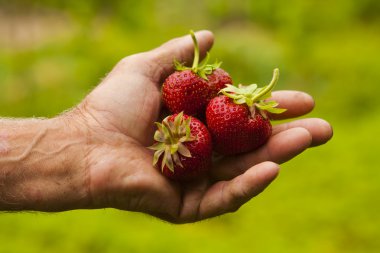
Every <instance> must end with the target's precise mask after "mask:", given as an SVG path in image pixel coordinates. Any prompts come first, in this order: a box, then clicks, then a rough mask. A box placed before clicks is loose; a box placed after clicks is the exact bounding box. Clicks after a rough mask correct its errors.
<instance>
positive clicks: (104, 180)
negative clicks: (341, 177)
mask: <svg viewBox="0 0 380 253" xmlns="http://www.w3.org/2000/svg"><path fill="white" fill-rule="evenodd" d="M196 36H197V39H198V42H199V46H200V51H201V55H203V56H204V55H205V52H206V51H207V50H209V49H210V48H211V46H212V44H213V35H212V33H210V32H208V31H201V32H198V33H196ZM192 57H193V43H192V40H191V38H190V36H184V37H181V38H177V39H174V40H171V41H169V42H167V43H165V44H164V45H162V46H160V47H158V48H156V49H154V50H152V51H149V52H146V53H140V54H136V55H132V56H129V57H126V58H124V59H122V60H121V61H120V62H119V63H118V64H117V65H116V67H115V68H114V69H113V70H112V71H111V72H110V73H109V74H108V76H107V77H106V78H105V79H104V80H103V81H102V82H101V84H100V85H99V86H98V87H96V88H95V89H94V90H93V91H92V92H91V93H90V94H89V95H88V96H87V97H86V98H85V99H84V101H83V102H82V103H81V104H80V105H79V106H78V107H77V108H76V109H75V110H73V112H71V113H72V114H73V115H75V117H77V118H78V119H79V120H80V121H82V122H84V123H85V125H86V126H87V129H88V136H89V137H88V140H87V146H88V147H87V152H86V157H85V160H86V170H88V171H87V173H88V175H89V177H90V180H89V193H90V196H91V201H90V208H102V207H114V208H118V209H123V210H130V211H139V212H144V213H148V214H151V215H153V216H156V217H159V218H161V219H164V220H167V221H170V222H173V223H186V222H194V221H198V220H202V219H206V218H210V217H213V216H217V215H221V214H223V213H227V212H232V211H236V210H237V209H238V208H239V207H240V206H241V205H243V204H244V203H245V202H247V201H248V200H250V199H251V198H252V197H254V196H256V195H257V194H259V193H260V192H261V191H263V190H264V189H265V188H266V187H267V186H268V185H269V184H270V183H271V182H272V181H273V180H274V179H275V177H276V176H277V174H278V172H279V166H278V165H277V164H276V163H282V162H285V161H287V160H289V159H291V158H292V157H294V156H296V155H298V154H299V153H301V152H302V151H304V150H305V149H307V148H308V147H311V146H316V145H321V144H323V143H325V142H326V141H328V140H329V139H330V138H331V136H332V129H331V127H330V125H329V124H328V123H327V122H325V121H324V120H321V119H302V120H297V121H293V122H290V123H285V124H281V125H277V126H275V127H274V129H273V136H272V137H271V139H270V140H269V142H268V143H267V144H266V145H264V146H263V147H261V148H260V149H259V150H257V151H254V152H252V153H248V154H243V155H239V156H234V157H225V158H221V159H220V160H219V161H217V162H216V163H215V164H214V166H213V168H211V172H210V175H209V176H208V177H207V178H202V179H200V180H198V181H195V182H190V183H186V184H179V183H176V182H173V181H170V180H168V179H166V178H165V177H164V176H162V175H161V174H160V172H159V171H158V170H157V169H156V168H154V167H153V166H152V157H153V154H152V152H151V151H150V150H148V149H147V148H146V147H147V146H149V145H151V144H152V141H153V138H152V137H153V132H154V130H155V129H154V122H155V121H157V120H158V119H159V116H160V112H161V97H160V86H161V84H162V83H163V80H164V79H165V78H166V77H167V76H168V75H169V74H170V73H171V72H172V71H173V60H174V59H177V60H179V61H181V62H187V63H189V62H191V60H192ZM273 96H274V98H275V99H276V100H277V101H278V102H279V103H280V105H279V107H281V108H287V109H288V110H287V112H286V113H284V114H280V115H273V117H276V119H285V118H293V117H298V116H301V115H304V114H306V113H308V112H310V111H311V110H312V109H313V105H314V102H313V99H312V98H311V97H310V96H309V95H307V94H305V93H302V92H298V91H278V92H274V93H273Z"/></svg>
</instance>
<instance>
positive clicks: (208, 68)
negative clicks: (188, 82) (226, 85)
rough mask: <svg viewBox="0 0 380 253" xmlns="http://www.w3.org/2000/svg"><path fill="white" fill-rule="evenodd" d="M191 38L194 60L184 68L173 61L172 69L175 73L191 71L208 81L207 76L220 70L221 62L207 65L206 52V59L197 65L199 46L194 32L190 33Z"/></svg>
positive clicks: (208, 58) (208, 56)
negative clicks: (189, 65)
mask: <svg viewBox="0 0 380 253" xmlns="http://www.w3.org/2000/svg"><path fill="white" fill-rule="evenodd" d="M190 35H191V38H192V40H193V43H194V60H193V65H192V66H191V67H186V66H185V65H183V64H182V63H180V62H178V61H177V60H174V68H175V70H177V71H183V70H191V71H192V72H193V73H194V74H197V75H198V76H199V77H201V78H203V79H205V80H208V78H207V75H211V74H212V72H213V71H214V70H216V69H217V68H220V66H221V65H222V62H219V61H215V62H214V63H213V64H209V63H208V61H209V60H210V54H209V53H208V52H207V55H206V58H205V59H204V60H203V61H202V62H201V63H199V45H198V41H197V38H196V37H195V34H194V31H192V30H191V31H190Z"/></svg>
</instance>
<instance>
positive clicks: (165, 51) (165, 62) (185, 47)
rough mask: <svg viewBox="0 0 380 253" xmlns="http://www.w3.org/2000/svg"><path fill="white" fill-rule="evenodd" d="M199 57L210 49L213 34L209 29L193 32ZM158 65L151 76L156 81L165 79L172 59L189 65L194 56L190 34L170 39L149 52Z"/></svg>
mask: <svg viewBox="0 0 380 253" xmlns="http://www.w3.org/2000/svg"><path fill="white" fill-rule="evenodd" d="M195 37H196V38H197V41H198V44H199V50H200V56H201V58H203V57H204V55H205V54H206V52H207V51H209V50H210V48H211V47H212V44H213V42H214V36H213V34H212V33H211V32H210V31H199V32H196V33H195ZM150 53H151V54H152V56H153V58H154V61H155V62H156V64H157V66H159V71H158V72H156V74H155V76H154V77H153V78H154V79H156V81H157V82H158V81H160V80H163V79H165V78H166V77H167V76H168V75H170V74H171V73H172V72H173V71H174V68H173V61H174V60H177V61H179V62H181V63H186V66H191V64H192V62H193V57H194V44H193V41H192V39H191V36H190V35H186V36H183V37H179V38H175V39H172V40H170V41H168V42H166V43H165V44H163V45H161V46H160V47H158V48H156V49H154V50H152V51H151V52H150Z"/></svg>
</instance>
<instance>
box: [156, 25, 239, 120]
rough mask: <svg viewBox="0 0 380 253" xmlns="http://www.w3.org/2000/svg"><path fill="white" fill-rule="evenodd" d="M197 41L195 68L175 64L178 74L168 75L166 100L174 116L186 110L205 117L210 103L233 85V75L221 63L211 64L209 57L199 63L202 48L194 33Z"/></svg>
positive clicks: (195, 44)
mask: <svg viewBox="0 0 380 253" xmlns="http://www.w3.org/2000/svg"><path fill="white" fill-rule="evenodd" d="M190 33H191V38H192V39H193V42H194V61H193V65H192V67H185V66H184V65H182V64H181V63H179V62H178V61H174V67H175V70H176V71H175V72H174V73H173V74H171V75H170V76H168V77H167V78H166V79H165V81H164V84H163V86H162V98H163V101H164V104H165V105H166V107H167V108H168V109H169V110H170V111H171V112H172V113H179V112H181V111H183V112H184V113H186V114H188V115H202V114H203V113H204V111H205V109H206V106H207V104H208V102H209V101H210V100H211V99H212V98H214V97H215V96H216V95H217V93H218V92H219V91H220V90H221V89H222V88H224V87H226V84H232V79H231V77H230V76H229V74H228V73H227V72H226V71H224V70H223V69H221V68H220V65H221V64H222V63H221V62H215V63H214V64H208V61H209V58H210V56H209V54H208V53H207V57H206V59H205V60H204V61H203V62H202V63H201V64H198V63H199V47H198V42H197V40H196V38H195V35H194V32H193V31H190Z"/></svg>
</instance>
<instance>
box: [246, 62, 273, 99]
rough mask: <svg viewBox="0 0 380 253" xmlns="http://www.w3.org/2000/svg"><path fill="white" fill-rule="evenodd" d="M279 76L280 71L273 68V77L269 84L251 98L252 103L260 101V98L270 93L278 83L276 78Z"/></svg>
mask: <svg viewBox="0 0 380 253" xmlns="http://www.w3.org/2000/svg"><path fill="white" fill-rule="evenodd" d="M279 76H280V70H279V69H278V68H275V69H274V70H273V77H272V80H271V81H270V83H269V84H268V85H267V86H265V87H264V88H263V89H262V90H260V92H258V93H257V94H256V95H255V96H254V97H253V98H252V100H253V101H258V100H261V99H260V98H261V97H264V96H265V95H266V94H267V93H268V92H271V91H272V90H273V87H274V86H275V85H276V83H277V81H278V77H279Z"/></svg>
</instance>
